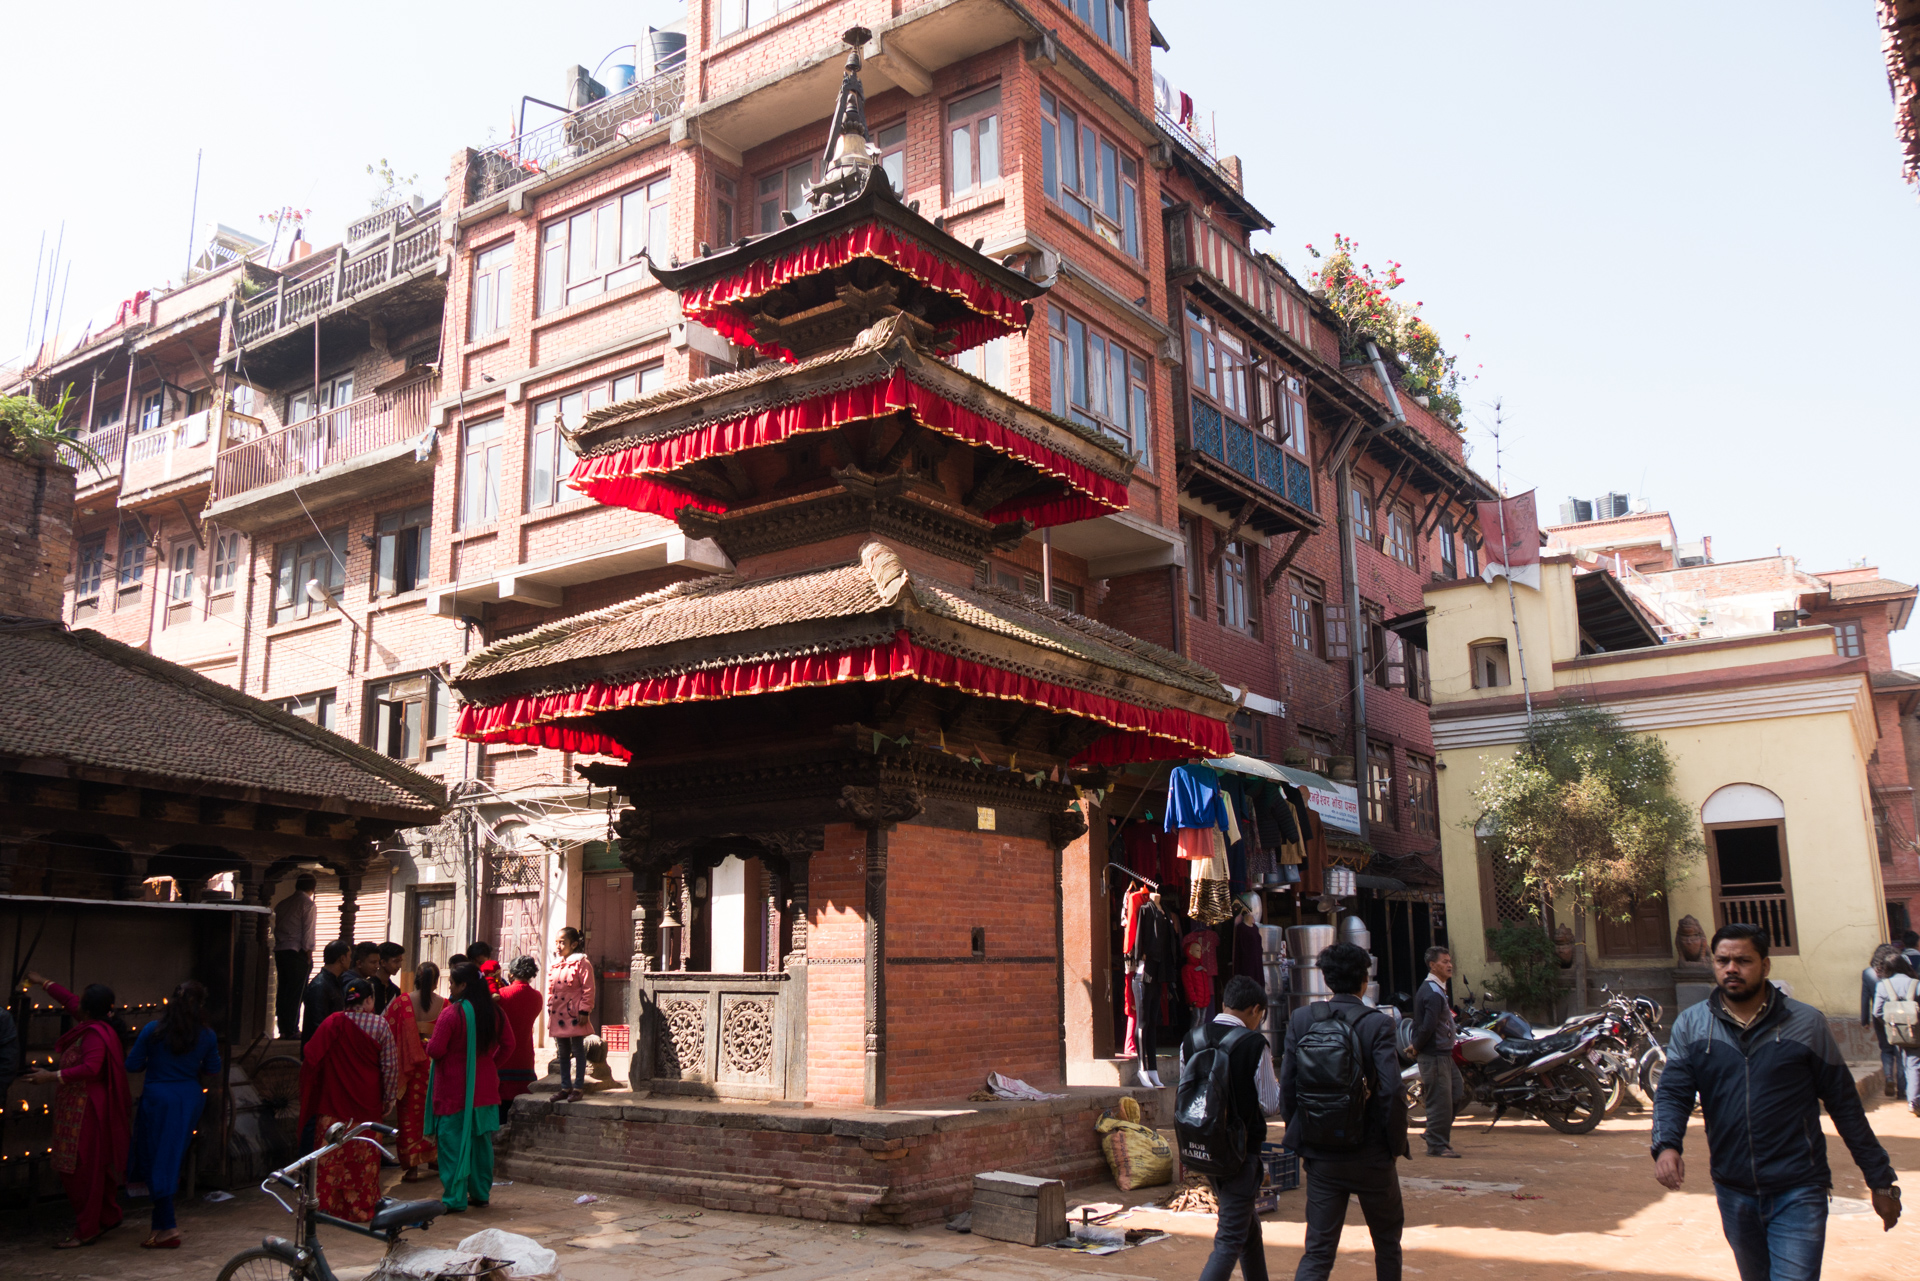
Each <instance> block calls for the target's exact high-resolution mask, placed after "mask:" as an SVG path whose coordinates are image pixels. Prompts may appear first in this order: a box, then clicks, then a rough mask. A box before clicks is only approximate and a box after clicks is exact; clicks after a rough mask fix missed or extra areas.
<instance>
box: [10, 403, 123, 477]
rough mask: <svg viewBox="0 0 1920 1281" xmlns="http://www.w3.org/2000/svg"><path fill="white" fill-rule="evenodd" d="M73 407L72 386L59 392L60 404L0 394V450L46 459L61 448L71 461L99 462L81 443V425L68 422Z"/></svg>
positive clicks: (23, 456) (30, 457) (35, 459)
mask: <svg viewBox="0 0 1920 1281" xmlns="http://www.w3.org/2000/svg"><path fill="white" fill-rule="evenodd" d="M72 406H73V386H72V384H68V386H67V387H66V388H65V390H63V391H62V392H61V393H60V400H59V402H58V403H57V404H53V405H43V404H41V403H40V402H39V401H38V400H36V399H34V398H33V397H32V396H31V395H24V396H0V449H4V450H6V451H7V452H8V453H10V454H14V455H17V456H19V457H21V458H29V459H32V460H34V461H36V462H43V461H45V460H47V459H50V458H52V457H53V456H54V454H55V451H62V452H64V453H65V454H66V455H68V457H67V458H66V461H68V462H71V461H74V460H75V459H78V460H80V461H82V462H85V463H89V464H97V463H98V462H99V461H100V459H99V457H98V456H97V455H95V454H94V452H93V451H92V450H91V449H88V448H87V447H86V446H85V445H84V444H81V443H80V439H79V436H80V428H79V424H78V423H75V424H73V425H72V426H68V425H66V422H65V420H66V417H67V411H68V410H69V409H70V408H72Z"/></svg>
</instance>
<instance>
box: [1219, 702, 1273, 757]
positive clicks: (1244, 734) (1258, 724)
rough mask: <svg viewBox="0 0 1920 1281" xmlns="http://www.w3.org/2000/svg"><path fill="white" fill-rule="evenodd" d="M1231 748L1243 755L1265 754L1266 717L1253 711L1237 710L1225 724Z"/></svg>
mask: <svg viewBox="0 0 1920 1281" xmlns="http://www.w3.org/2000/svg"><path fill="white" fill-rule="evenodd" d="M1227 732H1228V734H1229V736H1230V737H1231V738H1232V739H1233V750H1234V751H1236V752H1239V753H1240V754H1241V755H1243V756H1265V755H1266V754H1267V718H1266V717H1264V716H1261V715H1259V714H1257V713H1254V712H1249V711H1244V710H1242V711H1238V712H1235V713H1234V714H1233V719H1232V720H1231V721H1229V722H1228V724H1227Z"/></svg>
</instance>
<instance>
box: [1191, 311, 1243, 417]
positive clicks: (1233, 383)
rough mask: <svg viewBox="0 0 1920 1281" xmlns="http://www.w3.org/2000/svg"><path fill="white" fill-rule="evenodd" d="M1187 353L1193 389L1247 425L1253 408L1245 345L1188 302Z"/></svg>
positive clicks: (1227, 329)
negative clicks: (1249, 396) (1250, 397)
mask: <svg viewBox="0 0 1920 1281" xmlns="http://www.w3.org/2000/svg"><path fill="white" fill-rule="evenodd" d="M1187 353H1188V356H1189V360H1188V379H1189V381H1190V382H1191V383H1192V385H1193V390H1194V391H1196V392H1198V393H1199V394H1201V395H1203V396H1205V397H1206V398H1207V399H1208V400H1211V401H1212V402H1213V403H1214V404H1216V405H1218V406H1219V407H1220V409H1221V410H1222V411H1223V412H1225V413H1226V414H1227V415H1228V416H1229V417H1231V418H1233V419H1236V420H1237V421H1240V422H1245V421H1246V420H1247V419H1248V417H1249V415H1250V411H1251V409H1252V405H1251V403H1250V402H1249V400H1248V398H1247V347H1246V343H1245V342H1243V341H1242V340H1241V338H1240V336H1239V335H1238V334H1235V333H1234V332H1233V331H1232V330H1231V329H1229V328H1227V327H1226V326H1225V325H1223V324H1221V323H1220V322H1218V321H1217V320H1215V319H1214V318H1213V316H1212V315H1210V314H1209V313H1207V312H1204V311H1202V310H1200V309H1199V308H1198V307H1196V306H1194V305H1193V304H1191V303H1189V304H1187Z"/></svg>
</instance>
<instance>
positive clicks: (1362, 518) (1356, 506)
mask: <svg viewBox="0 0 1920 1281" xmlns="http://www.w3.org/2000/svg"><path fill="white" fill-rule="evenodd" d="M1347 510H1348V512H1349V513H1350V514H1351V515H1352V519H1353V541H1354V542H1355V543H1356V544H1358V543H1366V544H1368V545H1371V544H1372V543H1373V499H1372V498H1371V497H1370V496H1369V495H1368V494H1367V491H1366V490H1365V489H1364V488H1363V487H1362V486H1361V484H1360V479H1359V477H1357V476H1356V477H1355V478H1354V482H1353V488H1352V489H1351V490H1349V491H1348V493H1347Z"/></svg>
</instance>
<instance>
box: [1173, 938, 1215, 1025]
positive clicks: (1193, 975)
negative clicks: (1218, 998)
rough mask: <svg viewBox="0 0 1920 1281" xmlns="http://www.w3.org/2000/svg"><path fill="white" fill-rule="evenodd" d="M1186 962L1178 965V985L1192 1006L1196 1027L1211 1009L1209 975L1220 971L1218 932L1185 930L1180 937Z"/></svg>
mask: <svg viewBox="0 0 1920 1281" xmlns="http://www.w3.org/2000/svg"><path fill="white" fill-rule="evenodd" d="M1180 950H1181V951H1182V952H1183V953H1184V954H1185V957H1186V963H1185V964H1184V965H1182V966H1181V967H1180V986H1181V989H1182V990H1183V991H1185V992H1186V994H1187V1003H1188V1004H1189V1005H1191V1006H1192V1007H1193V1024H1194V1026H1195V1027H1198V1026H1199V1025H1200V1024H1202V1023H1204V1022H1205V1021H1206V1020H1207V1019H1208V1018H1210V1017H1212V1013H1213V979H1214V976H1215V975H1216V974H1218V973H1219V972H1220V957H1219V953H1220V936H1219V935H1217V934H1215V933H1214V932H1213V931H1212V930H1209V929H1205V928H1201V929H1195V930H1191V931H1189V932H1188V934H1187V936H1186V937H1185V938H1183V939H1181V940H1180Z"/></svg>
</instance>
